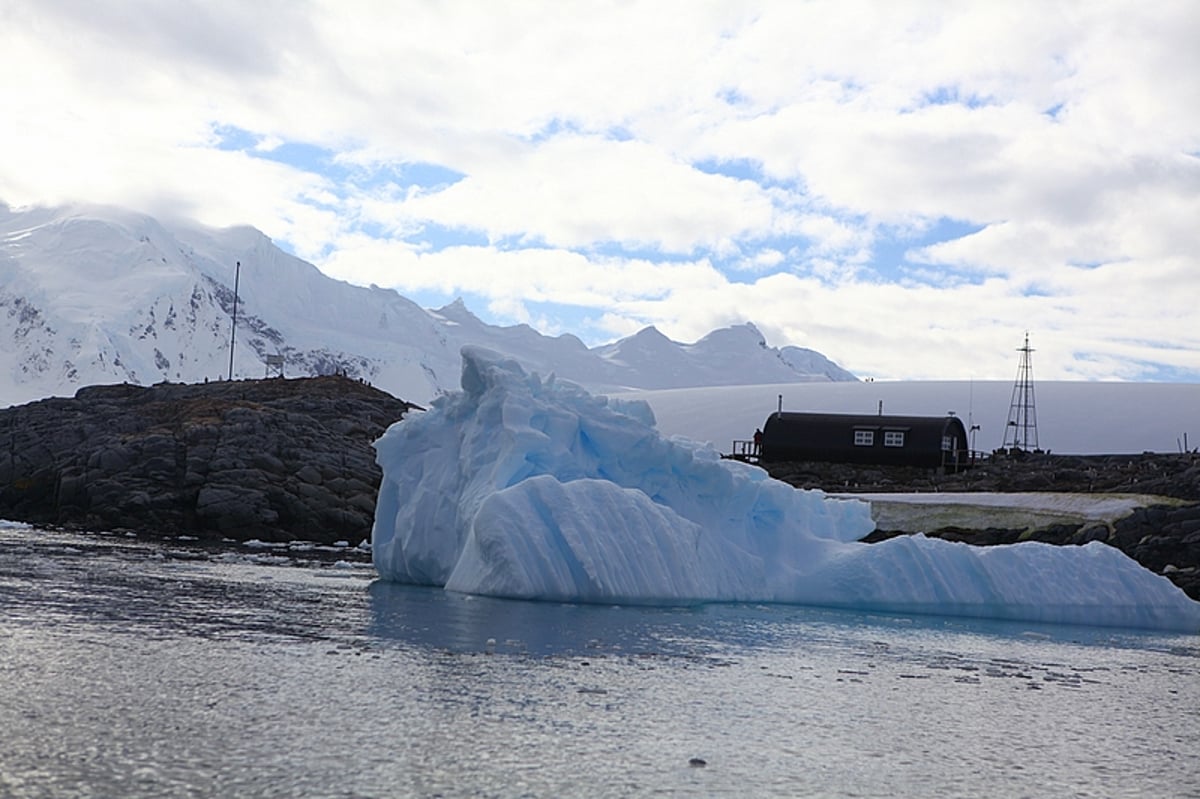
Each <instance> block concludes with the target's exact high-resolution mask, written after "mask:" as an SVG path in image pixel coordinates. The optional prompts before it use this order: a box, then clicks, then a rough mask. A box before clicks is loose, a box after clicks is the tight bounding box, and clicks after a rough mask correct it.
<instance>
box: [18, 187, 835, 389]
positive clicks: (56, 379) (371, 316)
mask: <svg viewBox="0 0 1200 799" xmlns="http://www.w3.org/2000/svg"><path fill="white" fill-rule="evenodd" d="M239 262H240V264H241V269H240V272H239V270H237V269H236V267H235V264H237V263H239ZM235 280H236V282H237V284H238V285H237V335H236V343H235V352H234V358H233V365H234V369H233V371H234V376H235V377H262V376H263V375H265V374H266V367H265V358H266V356H268V355H281V356H283V359H284V362H285V368H284V372H285V374H287V375H292V376H296V375H314V374H328V373H332V372H334V371H341V372H344V373H347V374H349V375H350V376H352V377H361V378H363V379H366V380H368V381H370V382H372V383H374V384H375V385H378V386H379V387H381V388H384V389H386V390H387V391H390V392H391V393H393V394H395V395H397V396H399V397H402V398H404V399H408V400H411V401H414V402H418V403H426V402H428V401H429V400H430V399H431V398H432V397H434V396H435V395H437V394H438V393H439V392H441V391H443V390H446V389H449V388H453V387H455V386H456V385H457V383H458V378H459V369H460V358H459V351H460V350H461V348H462V347H463V346H464V345H467V344H478V345H482V346H486V347H489V348H491V349H495V350H498V351H501V352H505V353H507V354H509V355H511V356H512V357H515V358H517V359H518V360H519V361H520V362H522V363H523V364H525V365H526V366H527V367H528V368H529V369H531V370H533V371H537V372H540V373H542V374H548V373H550V372H554V373H555V374H556V375H557V376H559V377H561V378H566V379H570V380H574V381H577V382H580V383H583V384H586V385H588V386H590V387H593V388H598V389H606V390H607V389H617V388H678V387H687V386H705V385H738V384H744V383H777V382H788V383H791V382H797V381H830V380H854V376H853V375H851V374H849V373H848V372H846V371H845V370H843V369H841V368H840V367H838V366H837V365H836V364H833V363H831V362H830V361H828V360H827V359H825V358H824V357H823V356H821V355H820V354H819V353H815V352H812V351H811V350H801V349H799V348H796V347H785V348H783V349H777V348H773V347H768V346H767V345H766V342H765V341H764V340H763V337H762V335H761V334H760V333H759V332H758V330H757V329H755V328H754V326H753V325H750V324H743V325H737V326H734V327H731V328H728V329H726V330H719V331H714V332H713V333H711V334H710V335H709V336H706V337H705V338H703V339H701V340H700V341H698V342H696V343H694V344H680V343H677V342H673V341H670V340H669V339H667V338H666V337H665V336H663V335H662V334H661V333H659V332H658V331H657V330H655V329H653V328H647V329H646V330H643V331H642V332H640V333H638V334H637V335H636V336H633V337H631V338H630V339H627V340H624V341H619V342H616V343H615V344H612V345H609V346H607V347H602V348H598V349H595V350H589V349H588V348H587V347H586V346H585V345H584V344H583V342H582V341H580V340H579V339H577V338H575V337H574V336H569V335H564V336H558V337H553V338H552V337H548V336H543V335H541V334H540V333H538V332H537V331H535V330H533V329H532V328H530V327H528V326H525V325H517V326H513V327H496V326H493V325H488V324H485V323H483V322H482V321H480V320H479V319H478V318H476V317H475V316H474V315H473V314H471V312H470V311H469V310H467V308H466V306H465V305H463V303H462V302H461V301H458V302H454V303H452V304H450V305H448V306H446V307H445V308H441V309H438V310H435V311H429V310H425V309H423V308H420V307H419V306H417V305H416V304H415V303H413V302H411V301H409V300H407V299H405V298H404V297H402V296H400V295H399V294H397V293H396V292H395V291H391V290H386V289H380V288H377V287H374V286H373V287H371V288H363V287H359V286H352V285H350V284H348V283H344V282H341V281H337V280H334V279H332V278H329V277H327V276H326V275H324V274H323V273H322V272H320V271H319V270H318V269H317V268H316V267H314V266H313V265H312V264H309V263H307V262H304V261H302V260H300V259H298V258H295V257H293V256H291V255H288V254H287V253H285V252H283V251H282V250H280V249H279V248H278V247H276V246H275V245H274V244H272V243H271V241H270V240H269V239H268V238H267V237H266V236H264V235H263V234H262V233H260V232H258V231H256V230H254V229H252V228H248V227H238V228H228V229H224V230H213V229H208V228H204V227H202V226H199V225H197V224H195V223H191V222H186V221H183V222H179V221H176V222H160V221H159V220H155V219H153V218H151V217H148V216H145V215H142V214H137V213H134V212H131V211H126V210H122V209H118V208H110V207H98V206H70V207H62V208H49V209H48V208H34V209H29V210H14V209H10V208H8V207H6V206H4V205H3V204H0V403H2V404H13V403H19V402H24V401H28V400H32V399H37V398H40V397H44V396H50V395H55V394H59V395H62V394H73V393H74V391H75V389H76V388H78V387H79V386H80V385H87V384H92V383H111V382H122V381H129V382H133V383H142V384H148V383H155V382H159V381H162V380H172V381H183V382H196V381H201V380H204V379H219V378H222V377H225V376H227V375H228V373H229V365H230V357H229V355H230V352H229V339H230V331H231V327H232V319H233V310H234V284H235Z"/></svg>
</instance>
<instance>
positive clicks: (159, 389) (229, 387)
mask: <svg viewBox="0 0 1200 799" xmlns="http://www.w3.org/2000/svg"><path fill="white" fill-rule="evenodd" d="M415 408H416V406H414V405H412V404H410V403H407V402H405V401H403V400H400V399H397V398H395V397H393V396H391V395H390V394H387V393H386V392H383V391H379V390H378V389H375V388H372V387H371V386H368V385H366V384H365V383H362V382H361V381H357V380H352V379H349V378H345V377H337V376H330V377H315V378H299V379H283V378H274V379H268V380H244V381H220V382H211V383H205V384H172V383H163V384H158V385H155V386H149V387H143V386H134V385H125V384H122V385H110V386H91V387H87V388H82V389H80V390H79V391H78V392H77V393H76V395H75V396H74V397H73V398H51V399H46V400H41V401H39V402H33V403H29V404H27V405H22V406H17V407H12V408H7V409H2V410H0V518H7V519H11V520H14V521H21V522H28V523H31V524H35V525H40V526H50V527H63V528H68V529H75V530H85V531H86V530H96V531H118V532H120V531H128V532H133V533H138V534H143V535H149V536H155V537H160V538H178V537H180V536H186V537H188V538H195V539H197V541H198V542H199V543H202V544H204V543H208V544H212V543H218V544H219V543H221V542H229V541H232V542H246V541H251V540H260V541H264V542H295V541H307V542H314V543H317V544H324V545H332V544H335V543H339V542H345V544H346V545H347V548H353V547H355V546H356V545H357V544H359V543H360V542H362V541H363V540H365V539H368V538H369V537H370V531H371V526H372V524H373V521H374V514H375V500H376V496H377V493H378V488H379V482H380V478H381V476H382V473H381V471H380V469H379V466H378V465H377V464H376V463H375V451H374V448H373V447H372V443H373V442H374V441H375V440H376V439H377V438H378V437H379V436H380V435H382V434H383V432H384V430H386V429H387V427H388V425H390V424H392V423H393V422H395V421H397V420H399V419H400V418H402V417H403V416H404V415H405V414H406V413H408V412H410V411H412V410H414V409H415ZM765 468H766V469H767V471H768V472H769V473H770V474H771V475H772V476H773V477H776V478H778V479H780V480H783V481H785V482H787V483H790V484H791V485H794V486H796V487H798V488H819V489H822V490H824V491H827V492H830V493H840V494H855V493H874V494H879V493H924V492H988V493H1013V492H1070V493H1081V494H1137V495H1139V496H1140V497H1144V498H1145V499H1144V500H1139V506H1138V507H1136V508H1135V509H1134V510H1132V512H1131V513H1128V514H1127V515H1125V516H1123V517H1122V518H1119V519H1116V520H1114V521H1111V522H1105V523H1096V522H1094V521H1081V522H1078V523H1075V522H1065V523H1064V522H1061V521H1059V522H1055V523H1051V524H1046V525H1042V526H1035V527H1029V526H1024V527H1020V526H1008V527H1005V526H1002V525H997V526H993V527H986V528H983V529H975V528H972V529H964V528H962V527H956V526H953V525H943V526H935V525H934V524H930V526H931V527H933V529H923V530H912V529H909V530H900V529H887V528H886V524H883V525H881V526H882V527H883V529H880V530H877V531H876V532H875V533H873V534H872V535H871V537H870V538H869V539H868V540H869V541H878V540H882V539H884V538H887V537H891V536H895V535H905V534H910V533H913V532H923V533H925V534H926V535H929V536H936V537H941V538H947V539H951V540H957V541H965V542H967V543H971V544H977V545H993V544H1004V543H1011V542H1014V541H1023V540H1037V541H1047V542H1050V543H1054V544H1080V543H1086V542H1088V541H1094V540H1098V541H1103V542H1105V543H1107V544H1110V545H1112V546H1115V547H1117V548H1118V549H1120V550H1122V551H1123V552H1125V553H1126V554H1128V555H1130V556H1131V557H1133V558H1134V559H1135V560H1137V561H1138V562H1139V563H1141V564H1142V565H1144V566H1146V567H1147V568H1149V569H1151V570H1153V571H1155V572H1157V573H1160V574H1164V575H1166V576H1167V577H1168V578H1170V579H1171V580H1172V581H1174V582H1175V583H1176V584H1177V585H1179V586H1180V587H1181V588H1183V589H1184V590H1185V591H1186V592H1187V593H1188V594H1189V595H1190V596H1191V597H1193V598H1194V599H1197V600H1200V455H1198V454H1196V453H1183V454H1149V453H1147V454H1143V455H1109V456H1064V455H1053V456H1052V455H1038V456H1029V457H1026V458H1024V459H1011V458H997V459H993V460H988V461H985V462H982V463H979V464H977V465H976V466H974V468H971V469H966V470H963V471H960V472H958V473H954V474H942V473H939V472H936V471H933V470H929V469H918V468H910V467H877V466H849V465H844V464H827V463H776V464H766V465H765Z"/></svg>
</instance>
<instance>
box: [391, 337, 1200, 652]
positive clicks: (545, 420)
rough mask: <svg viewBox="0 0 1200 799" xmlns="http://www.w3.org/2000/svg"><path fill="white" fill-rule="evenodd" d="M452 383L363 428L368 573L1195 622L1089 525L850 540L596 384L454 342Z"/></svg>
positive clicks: (466, 582) (557, 595) (797, 499)
mask: <svg viewBox="0 0 1200 799" xmlns="http://www.w3.org/2000/svg"><path fill="white" fill-rule="evenodd" d="M462 354H463V376H462V391H460V392H455V393H452V394H447V395H444V396H442V397H439V398H438V399H436V400H435V401H434V402H433V404H432V407H431V408H430V409H429V411H427V412H425V413H412V414H409V415H408V416H407V417H406V418H405V419H404V420H402V421H400V422H398V423H396V424H395V425H393V426H392V427H391V428H390V429H389V430H388V431H387V432H386V433H385V434H384V435H383V436H382V437H381V438H380V439H379V441H377V442H376V444H375V447H376V451H377V459H378V461H379V464H380V466H381V467H382V468H383V473H384V474H383V481H382V484H381V486H380V490H379V499H378V503H377V506H376V513H375V525H374V529H373V531H372V536H371V545H372V555H373V559H374V562H375V566H376V568H377V569H378V570H379V573H380V575H381V576H382V577H384V578H385V579H389V580H395V581H400V582H409V583H420V584H427V585H439V586H445V587H446V588H448V589H452V590H455V591H462V592H467V593H476V594H491V595H495V596H505V597H516V598H524V599H542V600H553V601H568V602H594V603H613V602H616V603H655V604H678V603H699V602H711V601H738V602H786V603H799V604H811V605H821V606H829V607H839V608H850V609H862V610H875V611H885V612H899V613H937V614H950V615H965V616H975V617H992V618H1000V619H1014V620H1026V621H1042V622H1065V623H1075V624H1093V625H1108V626H1120V627H1146V628H1158V629H1166V630H1183V631H1188V632H1196V631H1200V603H1196V602H1193V601H1192V600H1190V599H1189V598H1188V597H1187V596H1186V595H1185V594H1184V593H1183V592H1182V591H1180V590H1179V589H1178V588H1177V587H1175V586H1174V585H1173V584H1172V583H1171V582H1170V581H1169V580H1167V579H1166V578H1165V577H1162V576H1160V575H1156V574H1154V573H1152V572H1150V571H1148V570H1146V569H1144V568H1142V567H1141V566H1140V565H1138V564H1137V563H1136V562H1135V561H1133V560H1132V559H1130V558H1128V557H1127V556H1125V555H1124V554H1122V553H1121V552H1120V551H1118V550H1116V549H1114V548H1112V547H1109V546H1107V545H1105V544H1102V543H1099V542H1093V543H1089V544H1087V545H1085V546H1082V547H1074V546H1072V547H1055V546H1051V545H1049V544H1042V543H1036V542H1030V543H1022V544H1016V545H1011V546H998V547H971V546H968V545H966V544H962V543H954V542H948V541H941V540H935V539H929V538H926V537H924V536H920V535H918V536H907V537H899V538H892V539H889V540H887V541H884V542H881V543H878V544H870V545H868V544H863V543H861V542H860V540H859V539H861V538H862V537H863V536H865V535H866V534H867V533H868V532H870V531H871V530H872V529H873V528H874V522H873V521H872V520H871V516H870V506H869V505H868V504H866V503H864V502H860V501H857V500H853V499H834V498H831V497H828V496H826V495H825V494H824V493H822V492H820V491H802V490H797V489H793V488H792V487H791V486H789V485H787V484H785V483H782V482H779V481H776V480H773V479H771V478H769V477H768V476H767V475H766V473H765V472H763V471H762V470H761V469H758V468H756V467H754V466H749V465H746V464H742V463H738V462H736V461H731V460H725V459H722V458H721V457H720V455H719V453H717V452H716V451H715V450H714V449H712V448H711V447H709V446H706V445H700V444H697V443H695V442H691V441H685V440H682V439H678V438H673V439H667V438H664V437H663V436H661V435H660V434H659V433H658V432H657V430H656V429H655V427H654V416H653V413H652V412H651V411H650V408H649V406H648V405H646V404H645V403H641V402H630V401H611V400H609V399H608V398H606V397H601V396H593V395H591V394H589V393H588V392H586V391H584V390H583V389H581V388H579V387H578V386H576V385H574V384H571V383H565V382H561V381H557V380H555V379H554V377H553V376H551V377H549V378H546V379H543V378H541V377H539V376H538V375H536V374H528V373H526V372H525V370H524V369H522V368H521V367H520V366H519V365H518V364H517V363H516V362H515V361H513V360H511V359H508V358H505V357H503V356H500V355H497V354H496V353H493V352H490V351H487V350H484V349H480V348H477V347H467V348H464V349H463V353H462Z"/></svg>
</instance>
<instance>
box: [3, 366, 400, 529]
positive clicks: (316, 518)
mask: <svg viewBox="0 0 1200 799" xmlns="http://www.w3.org/2000/svg"><path fill="white" fill-rule="evenodd" d="M415 407H416V406H413V405H411V404H409V403H407V402H404V401H403V400H399V399H396V398H395V397H393V396H391V395H390V394H387V393H386V392H383V391H379V390H378V389H375V388H372V387H370V386H368V385H366V384H364V383H361V382H359V381H357V380H352V379H349V378H345V377H336V376H330V377H315V378H299V379H283V378H274V379H269V380H239V381H220V382H211V383H204V384H173V383H162V384H158V385H155V386H149V387H143V386H135V385H125V384H121V385H109V386H90V387H87V388H82V389H80V390H79V391H78V392H76V394H75V396H74V397H73V398H51V399H46V400H41V401H39V402H33V403H29V404H27V405H21V406H17V407H13V408H7V409H4V410H0V517H4V518H8V519H12V520H14V521H22V522H28V523H32V524H38V525H44V526H58V527H64V528H70V529H80V530H89V529H90V530H116V531H131V532H136V533H141V534H148V535H155V536H160V537H172V536H179V535H187V536H194V537H196V538H198V539H201V540H204V541H221V540H224V539H231V540H234V541H247V540H252V539H259V540H262V541H290V540H297V539H302V540H307V541H313V542H318V543H323V544H332V543H334V542H338V541H346V542H349V544H350V545H355V544H358V543H359V542H360V541H362V540H364V539H366V538H369V537H370V531H371V525H372V523H373V521H374V515H375V497H376V494H377V492H378V489H379V481H380V478H381V476H382V473H381V471H380V469H379V467H378V465H376V463H375V451H374V449H373V448H372V446H371V444H372V442H374V441H375V439H377V438H378V437H379V436H380V435H381V434H382V433H383V431H384V430H385V429H386V428H387V426H388V425H390V424H391V423H392V422H395V421H397V420H399V419H400V418H401V417H403V415H404V414H405V413H407V412H409V411H410V410H412V409H413V408H415Z"/></svg>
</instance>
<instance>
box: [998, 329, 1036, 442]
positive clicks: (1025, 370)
mask: <svg viewBox="0 0 1200 799" xmlns="http://www.w3.org/2000/svg"><path fill="white" fill-rule="evenodd" d="M1017 352H1019V353H1021V365H1020V366H1019V367H1018V368H1017V380H1016V382H1015V383H1013V393H1012V403H1011V404H1010V405H1009V408H1008V424H1007V425H1006V426H1005V428H1004V444H1003V447H1004V448H1005V449H1008V448H1012V449H1016V450H1025V451H1030V450H1032V451H1034V452H1037V451H1039V450H1040V448H1039V446H1038V432H1037V409H1036V408H1035V407H1034V402H1033V363H1032V360H1031V358H1030V357H1029V356H1030V353H1032V352H1033V348H1032V347H1030V346H1029V331H1028V330H1027V331H1025V346H1024V347H1021V348H1020V349H1019V350H1017Z"/></svg>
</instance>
